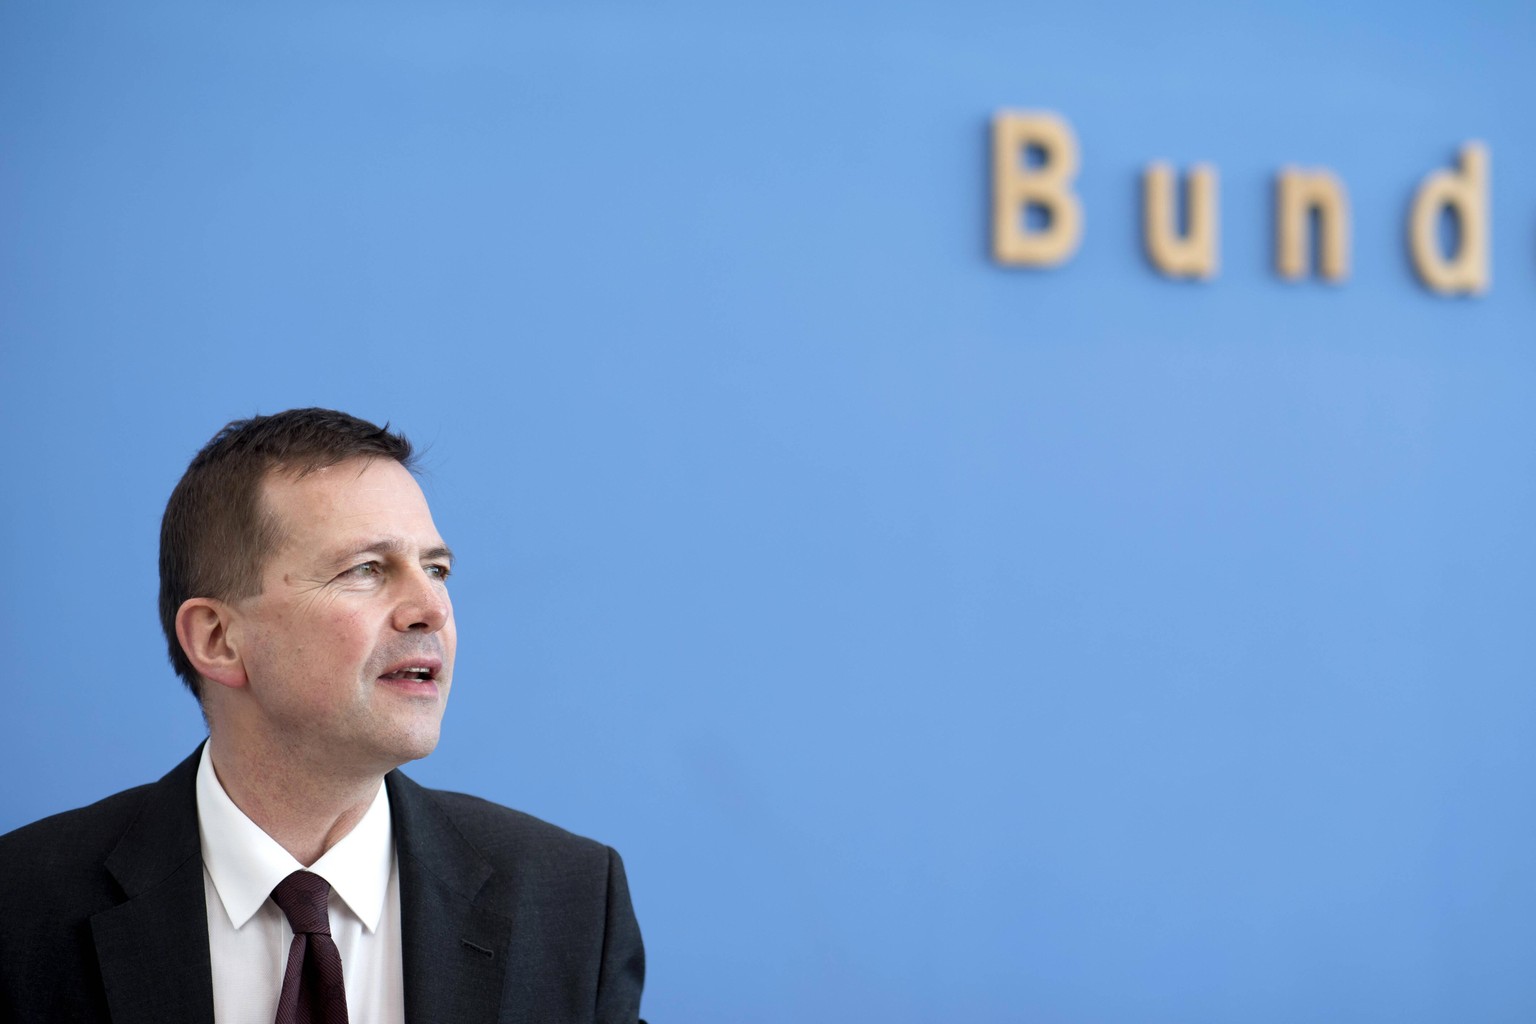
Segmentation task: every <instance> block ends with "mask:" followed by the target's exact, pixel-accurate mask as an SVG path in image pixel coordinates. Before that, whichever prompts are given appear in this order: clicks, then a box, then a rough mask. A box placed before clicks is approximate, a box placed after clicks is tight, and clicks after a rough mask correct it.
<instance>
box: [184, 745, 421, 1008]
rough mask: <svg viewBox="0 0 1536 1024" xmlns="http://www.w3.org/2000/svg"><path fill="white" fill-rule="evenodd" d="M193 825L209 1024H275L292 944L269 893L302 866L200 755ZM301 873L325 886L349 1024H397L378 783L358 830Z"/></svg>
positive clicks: (398, 987) (390, 861)
mask: <svg viewBox="0 0 1536 1024" xmlns="http://www.w3.org/2000/svg"><path fill="white" fill-rule="evenodd" d="M197 822H198V831H199V833H200V834H201V836H202V842H203V896H204V901H205V902H206V904H207V909H208V951H209V953H210V955H211V957H212V961H213V1017H214V1020H215V1021H217V1022H218V1024H272V1021H273V1019H274V1018H276V1016H277V996H278V993H279V992H280V991H281V990H282V987H283V972H284V971H285V970H286V969H287V966H288V947H289V945H290V944H291V943H292V942H293V929H292V928H291V927H289V925H288V918H287V917H286V916H285V915H284V914H283V912H282V911H281V910H280V909H278V906H277V904H275V903H273V902H272V899H271V896H272V889H273V887H275V886H276V885H277V883H278V882H281V881H282V880H283V879H284V878H287V877H288V876H289V875H290V874H292V873H293V872H295V871H298V870H301V869H303V868H304V865H302V864H300V863H299V862H298V861H297V860H295V859H294V858H293V856H292V855H291V854H290V853H289V852H288V851H287V850H284V849H283V848H282V847H281V846H279V845H278V843H277V841H276V840H275V839H273V838H272V837H271V836H269V835H267V834H266V833H265V832H263V831H262V830H261V829H260V827H258V826H257V825H256V823H255V822H253V821H251V819H250V818H248V817H246V816H245V813H244V812H243V811H241V810H240V808H238V807H236V806H235V803H234V801H233V800H231V799H230V798H229V794H228V793H226V792H224V787H223V786H222V785H221V784H220V783H219V779H218V776H217V775H216V774H214V770H213V761H212V759H211V757H210V755H209V753H208V747H207V746H206V745H205V746H204V747H203V757H202V762H201V763H200V764H199V765H198V768H197ZM308 870H310V871H312V872H314V873H315V874H317V875H319V876H320V877H321V878H324V879H325V880H326V881H327V882H329V883H330V885H331V899H330V918H331V936H332V937H333V938H334V939H335V940H336V948H337V949H338V950H340V952H341V973H342V978H343V979H344V980H345V982H346V986H347V1017H348V1019H349V1020H352V1021H356V1022H358V1024H404V1022H405V1004H404V991H405V987H404V981H403V975H402V971H401V965H400V883H399V872H398V871H397V870H396V865H395V841H394V834H393V832H392V831H391V829H390V819H389V798H388V796H387V795H386V794H385V792H384V785H383V783H380V784H379V791H378V794H377V795H376V796H374V798H373V803H372V805H370V806H369V808H368V811H367V812H366V813H365V814H364V815H363V817H362V820H361V821H359V822H358V823H357V826H356V827H355V828H353V829H352V831H351V832H348V833H347V834H346V835H345V836H344V837H343V838H342V839H341V841H340V842H338V843H337V844H336V845H335V846H333V847H331V848H330V849H329V850H327V851H326V852H325V854H324V856H322V857H321V858H320V859H319V860H317V861H315V863H314V864H312V865H310V866H309V868H308Z"/></svg>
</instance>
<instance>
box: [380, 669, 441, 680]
mask: <svg viewBox="0 0 1536 1024" xmlns="http://www.w3.org/2000/svg"><path fill="white" fill-rule="evenodd" d="M379 678H380V679H403V680H405V681H407V682H412V683H430V682H432V681H433V680H434V679H436V678H437V669H436V668H434V667H433V666H431V665H406V666H404V667H402V668H397V669H395V670H394V671H392V672H386V673H384V674H383V675H381V676H379Z"/></svg>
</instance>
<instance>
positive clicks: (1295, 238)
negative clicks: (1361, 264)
mask: <svg viewBox="0 0 1536 1024" xmlns="http://www.w3.org/2000/svg"><path fill="white" fill-rule="evenodd" d="M1313 210H1316V211H1317V228H1318V235H1319V236H1320V244H1319V246H1318V248H1319V253H1318V256H1319V258H1318V263H1319V267H1318V269H1319V271H1320V272H1321V273H1322V276H1323V277H1324V278H1326V279H1327V280H1329V281H1335V282H1337V281H1343V280H1344V279H1345V278H1347V277H1348V276H1349V196H1348V194H1347V193H1346V192H1345V191H1344V183H1343V182H1341V181H1339V179H1338V177H1337V176H1336V175H1334V173H1333V172H1332V171H1328V170H1315V171H1303V170H1301V169H1299V168H1296V167H1284V168H1281V170H1280V175H1279V177H1278V178H1277V179H1276V181H1275V237H1276V242H1277V246H1276V252H1275V262H1276V264H1277V266H1278V268H1279V270H1280V276H1281V277H1283V278H1286V279H1287V280H1291V281H1296V280H1300V279H1301V278H1302V277H1305V276H1306V274H1307V272H1308V270H1309V269H1310V268H1309V265H1310V264H1311V262H1312V230H1311V219H1312V218H1311V214H1312V211H1313Z"/></svg>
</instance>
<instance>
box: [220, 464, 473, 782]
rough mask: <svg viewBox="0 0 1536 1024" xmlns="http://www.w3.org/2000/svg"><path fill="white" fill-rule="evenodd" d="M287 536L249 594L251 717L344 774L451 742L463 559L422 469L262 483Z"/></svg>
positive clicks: (276, 737)
mask: <svg viewBox="0 0 1536 1024" xmlns="http://www.w3.org/2000/svg"><path fill="white" fill-rule="evenodd" d="M262 502H263V508H264V511H266V512H268V513H269V514H271V515H273V516H275V517H276V519H277V523H278V528H279V534H280V536H281V540H280V541H279V543H278V546H277V548H276V550H274V551H273V552H272V553H271V554H270V555H269V556H268V558H267V561H266V564H265V565H264V566H263V568H262V589H261V592H260V594H258V595H257V596H256V597H253V598H248V599H246V600H243V601H240V602H236V603H235V608H236V610H237V612H238V616H237V618H236V620H235V622H234V624H233V628H232V631H231V632H232V636H233V637H234V639H235V640H236V642H237V644H238V647H239V650H240V655H241V659H242V662H243V664H244V667H245V670H246V676H247V679H248V685H249V692H248V698H249V701H250V703H249V704H248V705H247V710H248V711H249V712H250V713H249V714H247V715H244V716H242V719H241V720H242V722H244V723H248V727H250V728H255V729H259V730H261V732H262V733H263V734H264V735H263V737H262V738H263V739H264V740H265V741H267V742H270V743H273V744H276V745H277V746H279V747H287V748H289V749H292V750H293V751H294V753H296V754H297V753H300V752H301V751H302V753H303V756H304V757H305V758H306V759H310V760H313V759H314V758H315V757H316V756H317V755H319V756H321V757H322V758H323V759H324V760H326V761H327V762H329V763H332V764H334V765H335V766H336V767H337V768H338V769H339V770H343V771H367V772H373V771H378V772H380V773H382V772H384V771H388V770H390V769H392V768H395V767H397V766H399V765H400V764H402V763H404V762H406V761H409V760H413V759H415V758H418V757H425V756H426V755H427V754H429V753H431V751H432V748H433V747H435V746H436V745H437V736H438V727H439V725H440V723H441V721H442V717H443V707H444V705H445V704H446V703H447V700H448V688H449V685H450V684H451V682H452V679H453V654H454V645H455V639H456V638H455V634H454V625H453V605H452V603H451V602H450V601H449V599H448V588H447V576H448V568H449V564H450V561H451V555H450V554H449V551H448V548H447V546H446V545H444V543H443V540H442V538H441V537H440V536H438V533H437V527H435V526H434V525H433V524H432V513H431V511H430V510H429V509H428V508H427V500H426V498H425V496H423V495H422V493H421V488H420V487H418V486H417V485H416V480H415V479H414V478H413V477H412V476H411V474H410V472H409V471H408V470H406V469H405V467H403V466H401V465H400V464H399V463H398V462H395V461H393V460H391V459H367V460H365V459H353V460H350V461H348V462H343V463H341V464H340V465H336V466H330V467H327V468H325V469H320V470H316V471H315V472H312V473H309V474H307V475H305V476H303V477H298V478H295V477H293V476H291V475H288V474H285V473H282V472H277V473H274V474H271V475H269V476H268V477H267V479H266V481H265V483H264V485H263V488H262Z"/></svg>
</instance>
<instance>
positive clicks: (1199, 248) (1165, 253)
mask: <svg viewBox="0 0 1536 1024" xmlns="http://www.w3.org/2000/svg"><path fill="white" fill-rule="evenodd" d="M1173 179H1174V174H1173V168H1172V167H1170V166H1168V165H1167V164H1165V163H1154V164H1149V165H1148V166H1147V172H1146V175H1145V176H1144V177H1143V179H1142V191H1141V195H1142V221H1141V223H1142V234H1143V235H1144V236H1145V238H1146V244H1147V258H1148V259H1149V260H1151V261H1152V265H1153V266H1154V267H1156V268H1157V269H1158V270H1160V271H1162V272H1163V273H1164V274H1166V275H1168V276H1169V277H1196V278H1204V279H1209V278H1212V277H1215V276H1216V269H1217V264H1218V259H1217V241H1216V240H1217V234H1218V233H1219V231H1220V226H1219V215H1218V213H1217V192H1218V180H1217V176H1216V168H1214V167H1212V166H1210V165H1208V164H1197V165H1196V166H1195V167H1194V168H1192V169H1191V170H1190V173H1189V182H1188V185H1187V186H1186V187H1185V190H1184V208H1185V210H1186V211H1187V218H1186V219H1187V221H1188V230H1187V231H1185V232H1184V233H1183V234H1182V235H1181V234H1180V233H1179V228H1178V223H1177V221H1178V218H1177V217H1176V215H1175V211H1176V210H1177V205H1176V203H1175V201H1174V197H1173V188H1174V181H1173Z"/></svg>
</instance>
